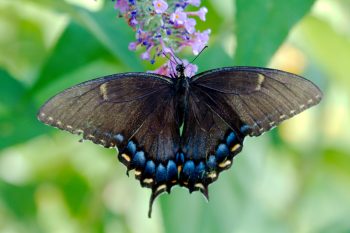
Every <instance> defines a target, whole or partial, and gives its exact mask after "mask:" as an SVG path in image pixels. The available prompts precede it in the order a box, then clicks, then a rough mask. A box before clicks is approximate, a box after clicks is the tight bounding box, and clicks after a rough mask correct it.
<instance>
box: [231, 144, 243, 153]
mask: <svg viewBox="0 0 350 233" xmlns="http://www.w3.org/2000/svg"><path fill="white" fill-rule="evenodd" d="M240 147H241V144H236V145H234V146H233V147H232V148H231V152H235V151H236V150H238V149H239V148H240Z"/></svg>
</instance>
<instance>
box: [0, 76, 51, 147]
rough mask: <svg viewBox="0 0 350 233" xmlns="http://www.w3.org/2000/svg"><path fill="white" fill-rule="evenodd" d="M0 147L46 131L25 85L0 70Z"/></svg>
mask: <svg viewBox="0 0 350 233" xmlns="http://www.w3.org/2000/svg"><path fill="white" fill-rule="evenodd" d="M0 80H1V85H2V87H4V88H3V89H1V92H0V149H2V148H5V147H8V146H11V145H13V144H15V143H19V142H23V141H26V140H28V139H30V138H32V137H34V136H37V135H39V134H42V133H43V132H45V131H46V127H44V125H43V124H40V123H39V121H38V120H37V119H36V112H37V110H36V107H35V106H34V104H33V103H32V101H31V100H30V99H27V97H26V95H25V90H26V89H25V87H24V86H23V85H22V84H21V83H20V82H18V81H16V80H15V79H14V78H13V77H11V76H10V75H9V74H8V73H6V72H5V71H2V70H0Z"/></svg>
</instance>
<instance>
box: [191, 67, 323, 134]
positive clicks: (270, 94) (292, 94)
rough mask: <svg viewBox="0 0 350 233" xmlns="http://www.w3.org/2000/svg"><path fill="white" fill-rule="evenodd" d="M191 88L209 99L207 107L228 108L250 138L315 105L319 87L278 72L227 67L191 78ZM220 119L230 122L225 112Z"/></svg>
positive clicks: (229, 117) (289, 74) (319, 95)
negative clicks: (243, 125)
mask: <svg viewBox="0 0 350 233" xmlns="http://www.w3.org/2000/svg"><path fill="white" fill-rule="evenodd" d="M191 86H193V87H195V88H199V89H200V90H201V92H202V93H203V95H206V96H207V97H208V98H210V99H212V102H213V103H214V104H213V103H212V104H210V107H211V108H219V109H218V111H222V110H220V108H222V107H229V108H230V109H231V110H232V111H234V112H235V113H236V114H237V116H238V117H239V119H240V120H241V121H242V122H244V123H245V124H247V125H248V127H249V135H250V136H259V135H260V134H262V133H263V132H266V131H268V130H270V129H271V128H272V127H275V126H276V125H278V124H279V123H280V122H282V121H284V120H286V119H288V118H290V117H292V116H294V115H296V114H298V113H300V112H302V111H304V110H305V109H307V108H309V107H311V106H313V105H316V104H318V103H319V102H320V100H321V98H322V93H321V91H320V90H319V88H318V87H317V86H316V85H315V84H313V83H312V82H310V81H309V80H307V79H304V78H302V77H300V76H297V75H295V74H291V73H287V72H284V71H280V70H273V69H267V68H256V67H227V68H220V69H215V70H210V71H207V72H204V73H201V74H198V75H196V76H195V77H193V79H192V82H191ZM220 116H221V117H222V118H223V119H224V120H225V121H226V122H230V119H232V117H231V116H230V115H228V114H227V113H225V112H221V113H220Z"/></svg>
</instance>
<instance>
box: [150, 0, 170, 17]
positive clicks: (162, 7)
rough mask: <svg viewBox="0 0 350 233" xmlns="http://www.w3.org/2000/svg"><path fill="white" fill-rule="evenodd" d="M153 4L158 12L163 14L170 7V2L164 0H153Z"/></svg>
mask: <svg viewBox="0 0 350 233" xmlns="http://www.w3.org/2000/svg"><path fill="white" fill-rule="evenodd" d="M153 6H154V10H155V12H156V13H157V14H163V13H164V12H165V11H166V10H167V9H168V3H166V2H165V1H163V0H155V1H153Z"/></svg>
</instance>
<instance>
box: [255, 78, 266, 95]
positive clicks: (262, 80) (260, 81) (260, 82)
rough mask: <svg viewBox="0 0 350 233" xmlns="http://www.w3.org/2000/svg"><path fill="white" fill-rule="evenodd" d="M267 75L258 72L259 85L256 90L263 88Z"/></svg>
mask: <svg viewBox="0 0 350 233" xmlns="http://www.w3.org/2000/svg"><path fill="white" fill-rule="evenodd" d="M264 80H265V76H264V75H262V74H258V85H257V86H256V88H255V90H256V91H259V90H260V89H261V84H262V83H263V82H264Z"/></svg>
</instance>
